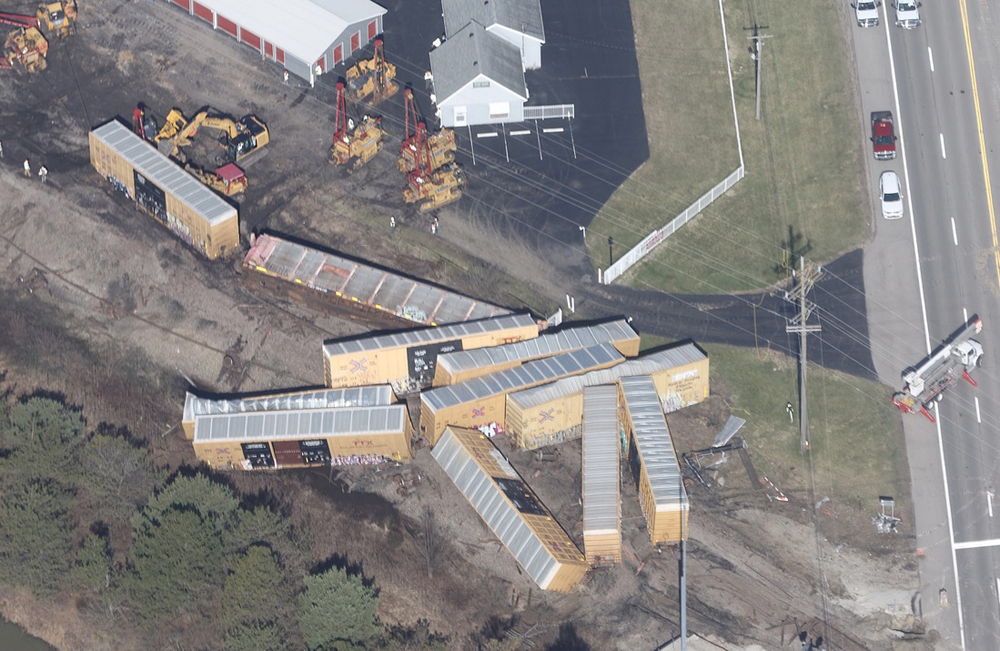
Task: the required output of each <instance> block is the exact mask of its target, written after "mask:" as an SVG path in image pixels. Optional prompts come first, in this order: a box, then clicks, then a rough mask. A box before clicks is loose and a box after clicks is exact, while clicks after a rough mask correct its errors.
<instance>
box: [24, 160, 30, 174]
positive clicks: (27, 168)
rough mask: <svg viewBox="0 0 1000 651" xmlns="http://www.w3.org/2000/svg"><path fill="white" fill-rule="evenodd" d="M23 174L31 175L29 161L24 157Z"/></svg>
mask: <svg viewBox="0 0 1000 651" xmlns="http://www.w3.org/2000/svg"><path fill="white" fill-rule="evenodd" d="M24 175H25V176H28V177H30V176H31V163H29V162H28V159H27V158H25V159H24Z"/></svg>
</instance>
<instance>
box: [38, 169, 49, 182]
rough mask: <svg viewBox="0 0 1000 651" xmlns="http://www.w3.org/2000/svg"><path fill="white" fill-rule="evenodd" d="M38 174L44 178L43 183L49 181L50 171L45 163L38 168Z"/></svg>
mask: <svg viewBox="0 0 1000 651" xmlns="http://www.w3.org/2000/svg"><path fill="white" fill-rule="evenodd" d="M38 176H39V178H41V179H42V183H43V184H44V183H47V182H48V180H49V171H48V170H47V169H45V166H44V165H42V166H41V167H39V168H38Z"/></svg>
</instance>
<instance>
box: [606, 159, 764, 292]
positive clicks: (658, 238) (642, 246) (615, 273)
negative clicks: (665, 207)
mask: <svg viewBox="0 0 1000 651" xmlns="http://www.w3.org/2000/svg"><path fill="white" fill-rule="evenodd" d="M744 173H745V172H744V167H743V165H740V166H739V167H737V168H736V169H735V170H734V171H733V173H732V174H730V175H729V176H727V177H726V178H724V179H722V181H720V182H719V183H717V184H716V185H715V187H714V188H712V189H711V190H709V191H708V192H706V193H705V194H703V195H701V196H700V197H698V200H697V201H695V202H694V203H692V204H691V205H690V206H688V207H687V208H685V209H684V211H683V212H681V213H680V214H679V215H677V216H676V217H674V218H673V219H671V220H670V221H669V222H668V223H667V225H666V226H663V227H662V228H658V229H656V230H655V231H653V232H652V233H650V234H649V235H647V236H646V237H644V238H643V239H642V241H641V242H639V243H638V244H636V245H635V246H633V247H632V248H631V249H630V250H629V251H628V253H626V254H625V255H623V256H622V257H620V258H618V259H617V260H615V263H614V264H613V265H611V266H610V267H608V268H607V269H605V270H604V274H603V276H602V278H601V282H602V283H604V284H605V285H610V284H611V283H612V282H614V281H615V279H616V278H618V277H619V276H621V275H622V274H623V273H625V272H626V271H627V270H628V269H629V268H630V267H631V266H632V265H634V264H635V263H637V262H639V260H641V259H642V258H644V257H645V256H646V254H648V253H649V252H650V251H652V250H653V249H655V248H656V247H657V245H659V244H660V243H662V242H663V241H664V240H666V239H667V238H668V237H670V236H671V235H673V234H674V233H676V232H677V229H678V228H680V227H681V226H683V225H684V224H686V223H688V222H689V221H691V220H692V219H694V217H695V215H697V214H698V213H700V212H701V211H702V210H704V209H705V208H706V207H708V205H709V204H711V203H712V202H713V201H715V200H716V199H718V198H719V197H721V196H722V195H723V194H725V193H726V190H728V189H729V188H731V187H733V186H734V185H736V183H737V182H739V180H740V179H742V178H743V175H744Z"/></svg>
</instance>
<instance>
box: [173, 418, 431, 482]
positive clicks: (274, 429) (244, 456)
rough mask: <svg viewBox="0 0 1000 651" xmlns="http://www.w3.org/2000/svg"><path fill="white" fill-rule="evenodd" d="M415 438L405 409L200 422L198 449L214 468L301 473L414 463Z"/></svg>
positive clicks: (197, 453)
mask: <svg viewBox="0 0 1000 651" xmlns="http://www.w3.org/2000/svg"><path fill="white" fill-rule="evenodd" d="M412 436H413V426H412V425H411V423H410V418H409V416H408V414H407V411H406V405H402V404H400V405H388V406H381V407H353V408H344V409H299V410H287V411H264V412H255V413H249V414H216V415H210V416H199V417H197V418H196V420H195V432H194V441H193V445H194V451H195V456H197V457H198V459H199V460H201V461H205V462H206V463H208V464H209V465H211V466H213V467H221V468H243V469H246V470H250V469H254V468H299V467H304V466H306V467H307V466H315V465H321V466H325V465H330V464H333V465H356V464H375V463H382V462H385V461H409V460H410V459H411V458H412V455H411V452H410V440H411V438H412Z"/></svg>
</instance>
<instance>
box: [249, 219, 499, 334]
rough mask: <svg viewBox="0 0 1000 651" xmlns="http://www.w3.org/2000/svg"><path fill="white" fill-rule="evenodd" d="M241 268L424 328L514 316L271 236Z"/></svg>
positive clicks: (263, 239)
mask: <svg viewBox="0 0 1000 651" xmlns="http://www.w3.org/2000/svg"><path fill="white" fill-rule="evenodd" d="M243 264H244V265H245V266H247V267H252V268H255V269H258V270H260V271H263V272H264V273H267V274H270V275H272V276H277V277H278V278H281V279H282V280H287V281H289V282H293V283H295V284H297V285H304V286H306V287H310V288H312V289H315V290H318V291H321V292H325V293H328V294H334V295H336V296H339V297H341V298H346V299H350V300H356V301H358V302H360V303H364V304H366V305H371V306H373V307H375V308H376V309H379V310H382V311H384V312H389V313H390V314H393V315H395V316H397V317H400V318H403V319H408V320H410V321H415V322H417V323H421V324H423V325H436V324H438V323H458V322H461V321H471V320H474V319H485V318H489V317H492V316H500V315H503V314H510V310H507V309H504V308H502V307H498V306H496V305H491V304H490V303H486V302H483V301H477V300H476V299H474V298H468V297H467V296H462V295H461V294H456V293H454V292H450V291H448V290H446V289H443V288H441V287H436V286H434V285H431V284H428V283H425V282H421V281H419V280H414V279H412V278H406V277H405V276H401V275H399V274H395V273H392V272H390V271H385V270H384V269H378V268H377V267H372V266H369V265H366V264H363V263H360V262H356V261H354V260H349V259H348V258H344V257H341V256H339V255H336V254H333V253H327V252H325V251H319V250H317V249H313V248H310V247H308V246H305V245H303V244H298V243H297V242H290V241H288V240H284V239H282V238H280V237H277V236H275V235H270V234H264V235H261V236H260V237H258V238H256V240H254V245H253V246H252V247H250V250H249V251H248V252H247V255H246V257H245V258H244V260H243Z"/></svg>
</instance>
